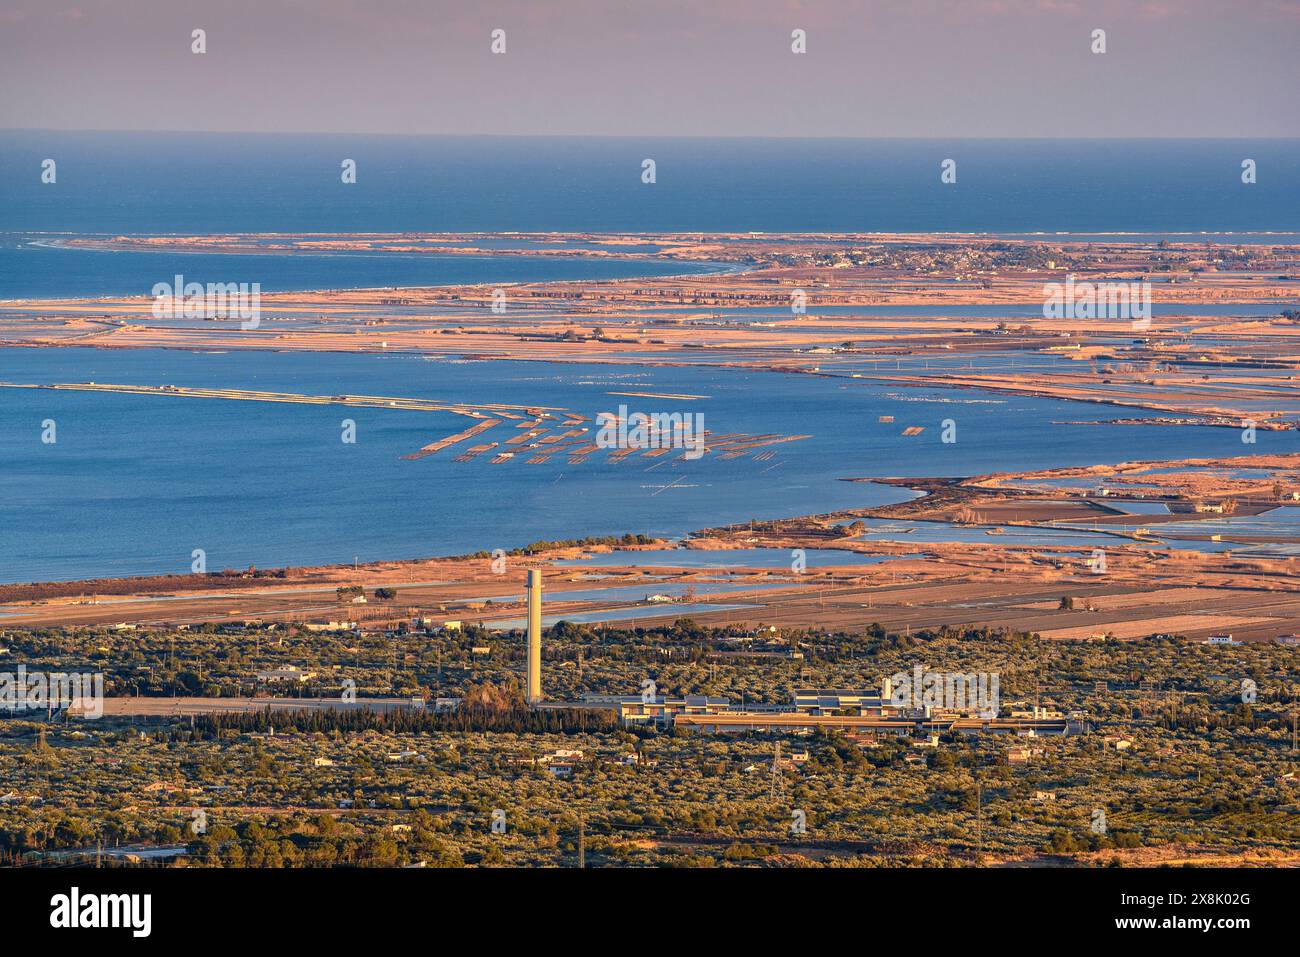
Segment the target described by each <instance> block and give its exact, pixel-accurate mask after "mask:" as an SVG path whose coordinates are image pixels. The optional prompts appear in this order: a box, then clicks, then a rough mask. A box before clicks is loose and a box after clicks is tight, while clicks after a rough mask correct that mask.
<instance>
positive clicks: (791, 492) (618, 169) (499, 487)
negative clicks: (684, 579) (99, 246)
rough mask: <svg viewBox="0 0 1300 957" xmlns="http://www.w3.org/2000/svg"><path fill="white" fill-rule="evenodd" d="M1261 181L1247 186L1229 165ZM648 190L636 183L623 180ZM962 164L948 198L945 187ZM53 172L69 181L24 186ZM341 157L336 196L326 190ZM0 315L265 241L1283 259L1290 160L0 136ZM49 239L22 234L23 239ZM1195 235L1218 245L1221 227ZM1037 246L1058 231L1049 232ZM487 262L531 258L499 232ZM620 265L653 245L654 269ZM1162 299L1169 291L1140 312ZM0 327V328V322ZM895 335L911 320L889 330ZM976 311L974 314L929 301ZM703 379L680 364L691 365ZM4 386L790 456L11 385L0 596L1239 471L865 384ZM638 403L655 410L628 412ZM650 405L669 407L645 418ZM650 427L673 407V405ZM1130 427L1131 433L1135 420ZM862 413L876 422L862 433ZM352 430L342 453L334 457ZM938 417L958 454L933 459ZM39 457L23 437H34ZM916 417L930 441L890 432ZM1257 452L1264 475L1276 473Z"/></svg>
mask: <svg viewBox="0 0 1300 957" xmlns="http://www.w3.org/2000/svg"><path fill="white" fill-rule="evenodd" d="M1246 155H1249V156H1251V157H1252V158H1254V159H1256V160H1257V162H1258V163H1259V168H1260V170H1261V173H1260V179H1259V183H1258V184H1257V185H1255V186H1252V187H1250V188H1244V187H1243V186H1242V185H1241V183H1240V180H1239V164H1240V160H1241V157H1242V156H1246ZM646 156H653V157H655V158H656V160H657V161H658V172H659V181H658V183H657V184H655V185H654V186H653V187H648V186H644V185H642V184H641V182H640V178H639V172H640V163H641V160H642V158H644V157H646ZM949 156H953V157H956V158H958V161H959V169H960V174H959V184H958V185H957V186H955V187H951V188H948V187H943V186H941V185H940V184H939V179H938V164H939V161H940V160H941V159H943V158H946V157H949ZM46 157H53V158H56V159H57V161H58V164H59V166H58V170H59V173H58V182H57V183H56V184H53V185H45V184H42V183H41V182H40V175H39V171H40V163H41V160H42V159H44V158H46ZM343 157H351V158H355V159H357V161H358V167H359V177H358V183H357V184H356V185H355V186H348V187H344V186H342V185H341V184H340V183H339V180H338V169H339V161H340V159H341V158H343ZM0 183H2V184H4V185H3V187H0V190H3V192H2V193H0V300H5V299H14V298H19V297H41V298H52V297H59V296H96V295H124V294H140V295H144V294H147V293H148V290H149V288H150V287H151V286H152V285H153V283H155V282H158V281H162V280H170V278H171V276H172V275H173V274H174V273H175V272H182V273H183V274H185V275H186V277H187V278H189V279H194V280H203V281H207V280H213V281H217V280H220V281H227V280H236V281H238V280H241V279H243V280H247V281H253V280H255V279H258V278H259V276H252V277H249V276H245V275H243V273H244V272H245V271H246V267H247V266H248V265H249V263H248V262H247V260H248V259H249V257H238V256H230V255H207V254H187V255H176V254H167V253H124V252H89V251H76V250H68V249H60V248H56V247H53V246H50V245H48V240H50V239H51V238H55V239H57V237H51V236H50V234H51V233H59V232H62V233H65V234H94V235H100V236H103V235H110V236H111V235H115V234H119V233H151V232H161V233H205V232H226V231H243V232H257V233H262V232H275V231H323V232H338V231H376V232H394V231H402V230H420V231H447V230H459V231H497V232H499V231H509V230H524V231H574V230H591V231H595V230H605V231H620V232H647V233H648V232H654V231H664V230H672V231H681V230H699V231H746V230H766V231H849V230H854V231H866V230H896V231H930V230H949V231H957V232H981V231H987V232H1006V233H1010V234H1024V233H1030V232H1035V231H1043V232H1045V233H1049V234H1050V233H1052V232H1055V231H1062V230H1075V231H1081V232H1093V233H1100V232H1107V231H1113V232H1118V233H1130V232H1141V233H1166V232H1170V231H1178V232H1183V233H1188V234H1191V237H1178V238H1179V239H1186V238H1194V237H1196V236H1199V235H1201V233H1203V232H1205V233H1207V235H1204V236H1203V238H1204V239H1206V240H1213V241H1216V242H1232V241H1238V240H1237V239H1236V238H1234V237H1240V241H1242V242H1288V241H1293V240H1294V235H1285V236H1284V235H1281V234H1282V233H1290V234H1293V233H1294V231H1295V229H1296V227H1297V223H1300V150H1297V149H1295V143H1294V142H1290V141H1254V142H1248V143H1242V142H1231V141H1177V142H1163V143H1162V142H1149V141H1116V142H1105V141H1051V142H995V141H965V142H959V143H943V142H939V141H880V142H873V141H851V140H826V141H813V142H794V141H782V140H716V141H713V140H653V141H649V140H648V141H642V140H636V139H626V140H579V139H562V138H557V139H540V140H516V139H511V138H479V139H474V138H439V137H298V136H292V137H290V136H285V137H275V136H210V135H204V134H109V133H102V134H87V133H44V132H30V131H28V132H4V133H0ZM37 233H39V234H41V235H40V236H33V234H37ZM1211 233H1212V235H1210V234H1211ZM1043 238H1044V240H1045V241H1047V240H1050V236H1047V235H1045V236H1044V237H1043ZM495 242H496V243H497V246H498V248H504V249H509V248H513V246H515V245H518V246H519V247H521V248H523V247H526V246H527V245H529V244H531V243H532V242H534V241H533V240H531V239H527V238H520V239H518V240H513V239H510V238H509V237H498V238H497V239H496V240H495ZM635 251H641V252H649V251H651V246H650V245H649V244H648V245H647V246H646V248H643V249H637V250H635ZM707 268H712V267H710V266H708V265H701V264H681V263H670V264H667V265H665V264H664V263H661V262H650V261H646V260H643V261H639V262H638V261H616V262H606V261H600V260H575V259H554V258H546V259H538V258H526V257H519V256H502V257H490V258H489V257H464V258H460V257H415V256H411V257H388V256H384V257H375V256H364V255H331V256H301V255H277V256H268V257H264V258H259V259H258V262H257V269H258V271H259V275H260V277H261V279H262V281H263V288H264V289H266V290H268V291H271V290H276V289H300V288H320V287H328V288H342V287H379V286H405V285H435V284H444V283H461V282H485V283H487V282H510V281H522V280H536V279H543V278H561V279H562V278H574V279H577V278H590V279H598V278H608V277H612V276H632V275H646V274H650V273H663V272H669V271H677V270H681V271H690V270H697V269H707ZM1157 298H1158V297H1157ZM0 308H2V306H0ZM908 312H909V313H916V312H918V310H915V309H910V310H908ZM944 314H946V315H962V314H968V315H977V314H980V311H978V309H976V310H974V311H972V310H967V311H966V312H965V313H962V312H960V311H958V310H952V309H948V310H945V313H944ZM696 358H697V360H698V357H696ZM0 379H2V380H9V381H19V382H35V383H48V382H73V381H86V380H94V381H98V382H121V383H140V384H147V385H161V384H168V383H170V384H175V385H193V386H207V387H231V388H246V389H258V390H272V391H287V392H303V393H314V394H338V393H353V394H388V395H403V396H416V397H428V398H438V399H446V400H458V401H467V402H475V401H477V402H506V403H518V404H541V405H549V406H562V407H565V408H570V409H573V410H575V411H578V412H581V413H582V414H583V415H584V416H586V417H588V418H589V419H591V420H593V423H594V416H595V414H596V413H597V412H601V411H607V410H611V409H613V408H615V407H616V406H617V405H618V403H619V402H620V401H623V402H626V401H627V399H626V398H620V397H617V396H613V395H610V394H609V393H611V392H615V391H642V392H662V393H673V394H691V395H703V396H708V397H709V398H707V399H702V400H698V401H696V402H691V403H683V404H681V408H680V411H683V412H700V413H702V414H703V415H704V416H705V424H706V428H708V429H710V430H712V431H713V432H717V433H721V432H733V431H741V432H754V433H759V432H782V433H811V434H812V438H810V439H808V440H806V441H802V442H795V443H790V444H787V445H783V446H779V447H778V454H777V456H776V457H775V458H773V459H772V460H770V461H766V462H755V461H753V460H752V459H748V458H745V459H736V460H731V461H723V460H720V459H718V458H717V457H716V456H707V457H705V458H704V459H702V460H699V461H697V462H683V461H680V460H667V459H660V460H645V459H640V458H638V457H636V456H633V457H632V458H631V459H629V460H628V461H627V462H624V463H621V464H612V463H609V462H607V461H605V460H604V456H603V453H602V454H597V455H593V456H592V457H591V458H590V459H589V460H588V461H587V462H586V463H584V464H583V465H580V466H569V465H568V464H567V463H566V461H565V459H564V457H563V456H557V457H556V458H554V459H552V461H551V462H549V463H547V464H545V465H536V466H532V465H527V464H526V463H524V462H523V461H514V462H511V463H508V464H504V465H491V464H489V463H488V461H487V460H486V458H480V459H479V460H476V461H474V462H470V463H456V462H453V461H452V460H451V456H450V455H449V454H442V455H435V456H432V457H429V458H425V459H421V460H417V461H403V460H402V459H401V456H402V455H405V454H407V453H410V452H413V451H415V450H416V449H417V448H419V447H420V446H422V445H425V444H427V443H429V442H431V441H433V440H435V439H437V438H438V437H440V436H443V435H447V434H450V433H452V432H456V431H460V430H461V429H463V428H464V427H465V424H466V422H465V420H464V419H463V418H460V417H457V416H453V415H450V414H441V413H437V414H431V413H417V412H410V411H399V410H391V411H389V410H383V409H362V408H346V409H345V408H342V407H329V406H299V405H278V404H277V405H270V404H260V403H252V402H236V401H225V400H208V399H189V398H183V397H173V396H140V395H122V394H97V395H93V396H92V395H89V394H87V393H76V392H52V391H48V390H10V389H0V581H28V580H42V579H66V578H82V577H91V576H105V575H125V574H151V573H171V572H187V571H189V570H190V563H191V553H192V551H193V550H194V549H203V550H204V551H205V552H206V555H207V563H208V568H209V569H219V568H241V567H246V566H247V565H249V564H256V565H259V566H276V565H286V564H308V563H317V562H348V561H351V560H352V559H353V558H354V557H356V558H359V559H360V560H362V561H368V560H379V559H393V558H405V557H417V556H426V555H435V554H458V553H465V552H474V551H479V550H491V549H494V548H505V549H509V548H513V547H515V546H518V545H523V544H527V543H529V542H532V541H535V540H538V539H557V538H565V539H567V538H575V537H579V536H583V535H603V534H622V533H624V532H648V533H652V534H664V535H674V536H675V535H681V534H684V533H687V532H689V531H692V530H694V529H698V528H702V527H706V526H710V525H718V524H727V523H735V522H744V521H747V520H749V519H751V518H759V519H761V518H773V517H778V516H785V515H794V514H805V513H814V512H828V511H833V510H839V509H844V508H849V507H857V506H869V505H878V504H883V503H885V502H888V501H895V500H898V499H900V498H902V497H905V496H907V495H908V494H909V493H907V492H906V491H904V490H901V489H898V488H893V487H887V486H881V485H876V484H871V483H861V482H855V483H850V482H845V481H841V479H842V478H847V477H883V476H914V475H965V474H975V473H981V472H989V471H1001V470H1010V469H1029V468H1050V467H1056V466H1065V465H1086V464H1093V463H1099V462H1118V461H1123V460H1127V459H1132V458H1161V457H1171V458H1172V457H1187V456H1214V455H1229V454H1240V453H1241V451H1242V446H1241V445H1240V442H1239V440H1238V435H1237V433H1236V432H1234V431H1232V430H1226V429H1210V428H1155V427H1141V426H1068V427H1066V426H1055V425H1053V424H1052V423H1053V421H1056V420H1076V419H1093V418H1099V417H1104V415H1105V413H1106V412H1107V410H1105V409H1104V408H1099V407H1097V406H1093V405H1087V406H1084V405H1080V404H1075V403H1068V402H1057V401H1050V400H1040V399H1032V398H1022V397H1001V396H989V395H982V394H978V393H972V392H948V391H944V390H939V389H918V390H910V389H900V388H898V387H891V388H884V387H882V386H880V385H878V384H873V383H870V382H867V381H864V380H850V379H832V378H819V377H814V376H792V375H782V374H778V373H760V372H742V371H737V370H720V369H715V368H709V367H707V366H703V365H701V364H698V361H697V363H695V364H691V365H687V366H683V367H677V368H648V369H637V368H634V367H630V366H601V365H586V364H549V363H525V362H464V363H458V362H446V361H430V360H428V359H424V358H419V357H413V356H407V357H402V356H383V357H378V356H368V355H341V354H276V353H253V352H231V353H223V354H210V353H189V352H182V351H170V350H144V351H120V352H118V351H100V350H91V349H50V350H45V349H12V348H10V349H3V348H0ZM646 401H648V402H653V401H654V400H646ZM643 411H659V409H658V408H657V407H654V408H646V409H644V410H643ZM671 411H678V409H676V408H674V409H673V410H671ZM1125 414H1130V413H1125ZM881 415H893V416H895V417H896V424H894V425H888V426H886V425H882V424H880V423H879V422H878V417H879V416H881ZM344 418H350V419H354V420H355V421H356V423H357V428H358V441H357V443H356V444H355V445H346V444H344V443H343V442H341V441H340V435H341V428H340V426H341V420H342V419H344ZM945 418H953V419H954V420H955V421H956V423H957V436H958V441H957V442H956V444H952V445H945V444H943V443H941V442H940V441H939V436H940V431H941V429H940V423H941V422H942V420H943V419H945ZM47 419H53V420H54V421H55V422H56V423H57V435H58V441H57V442H56V443H54V444H44V443H42V442H41V441H40V438H41V430H42V422H44V421H45V420H47ZM908 425H923V426H925V427H926V430H925V432H924V433H922V434H921V435H919V436H916V437H912V438H904V437H902V436H901V435H900V434H899V433H900V432H901V431H902V429H903V428H905V427H906V426H908ZM1295 449H1296V439H1295V438H1294V433H1260V435H1259V444H1258V445H1257V446H1255V447H1254V448H1252V451H1258V452H1275V451H1277V452H1283V451H1295Z"/></svg>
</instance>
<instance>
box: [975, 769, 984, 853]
mask: <svg viewBox="0 0 1300 957" xmlns="http://www.w3.org/2000/svg"><path fill="white" fill-rule="evenodd" d="M983 857H984V784H983V782H981V781H980V779H979V778H976V779H975V863H976V864H977V865H978V864H979V862H980V860H981V858H983Z"/></svg>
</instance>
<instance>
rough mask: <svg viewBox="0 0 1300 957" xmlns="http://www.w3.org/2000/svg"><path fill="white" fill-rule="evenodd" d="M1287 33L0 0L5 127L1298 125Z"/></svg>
mask: <svg viewBox="0 0 1300 957" xmlns="http://www.w3.org/2000/svg"><path fill="white" fill-rule="evenodd" d="M195 28H203V29H204V30H206V32H207V52H206V53H205V54H203V55H195V54H193V53H191V52H190V46H191V39H190V37H191V31H192V30H194V29H195ZM495 28H501V29H503V30H505V31H506V50H507V52H506V53H505V54H504V55H493V54H492V52H491V51H490V34H491V32H492V30H493V29H495ZM796 28H800V29H803V30H805V31H807V47H808V52H807V53H806V54H804V55H795V54H794V53H792V52H791V50H790V44H791V39H790V35H791V31H792V30H794V29H796ZM1095 28H1102V29H1105V30H1106V44H1107V52H1106V53H1105V54H1104V55H1096V54H1093V53H1092V52H1091V51H1090V45H1091V33H1092V31H1093V30H1094V29H1095ZM1298 53H1300V0H1163V2H1141V0H1078V2H1069V0H967V2H961V0H892V2H883V0H881V2H877V0H784V2H780V0H714V2H710V0H639V2H632V0H551V2H546V0H531V2H524V0H464V2H459V3H453V2H445V0H424V2H420V0H369V2H365V0H209V2H206V3H200V2H191V0H81V2H75V3H65V2H63V0H0V128H51V129H147V130H249V131H320V132H394V133H398V132H404V133H520V134H605V135H654V136H660V135H692V136H694V135H760V136H853V137H872V136H933V137H967V136H1051V137H1056V136H1243V137H1254V136H1298V135H1300V56H1298Z"/></svg>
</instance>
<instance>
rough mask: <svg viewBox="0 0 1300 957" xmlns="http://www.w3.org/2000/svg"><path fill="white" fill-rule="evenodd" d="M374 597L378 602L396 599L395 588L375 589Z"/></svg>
mask: <svg viewBox="0 0 1300 957" xmlns="http://www.w3.org/2000/svg"><path fill="white" fill-rule="evenodd" d="M375 597H376V598H377V599H379V600H380V601H392V600H393V599H394V598H396V597H397V589H396V588H376V589H375Z"/></svg>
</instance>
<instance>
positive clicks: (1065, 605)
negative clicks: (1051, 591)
mask: <svg viewBox="0 0 1300 957" xmlns="http://www.w3.org/2000/svg"><path fill="white" fill-rule="evenodd" d="M1058 607H1059V608H1060V610H1061V611H1074V598H1072V597H1071V596H1070V595H1063V596H1062V597H1061V604H1060V605H1059V606H1058Z"/></svg>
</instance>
